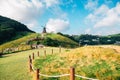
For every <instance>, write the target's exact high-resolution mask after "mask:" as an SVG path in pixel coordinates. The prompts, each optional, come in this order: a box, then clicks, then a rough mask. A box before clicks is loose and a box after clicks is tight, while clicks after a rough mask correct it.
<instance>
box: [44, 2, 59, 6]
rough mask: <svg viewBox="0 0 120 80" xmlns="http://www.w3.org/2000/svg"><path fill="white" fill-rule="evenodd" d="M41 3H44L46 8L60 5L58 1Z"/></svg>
mask: <svg viewBox="0 0 120 80" xmlns="http://www.w3.org/2000/svg"><path fill="white" fill-rule="evenodd" d="M43 2H45V4H46V7H51V6H53V5H58V4H59V3H60V2H59V0H43Z"/></svg>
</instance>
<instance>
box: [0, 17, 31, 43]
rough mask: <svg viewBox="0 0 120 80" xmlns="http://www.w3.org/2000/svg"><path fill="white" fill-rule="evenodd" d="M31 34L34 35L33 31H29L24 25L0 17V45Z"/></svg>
mask: <svg viewBox="0 0 120 80" xmlns="http://www.w3.org/2000/svg"><path fill="white" fill-rule="evenodd" d="M29 33H33V31H31V30H29V29H28V28H27V27H26V26H25V25H24V24H22V23H20V22H18V21H15V20H12V19H9V18H6V17H3V16H0V44H3V43H5V42H7V41H11V40H15V39H18V38H20V37H23V36H25V35H28V34H29Z"/></svg>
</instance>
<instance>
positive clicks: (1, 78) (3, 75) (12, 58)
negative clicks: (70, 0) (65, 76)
mask: <svg viewBox="0 0 120 80" xmlns="http://www.w3.org/2000/svg"><path fill="white" fill-rule="evenodd" d="M51 49H52V48H46V50H47V54H50V53H51ZM53 49H54V53H58V51H59V50H58V48H53ZM38 51H40V55H43V52H44V49H35V50H29V51H24V52H19V53H15V54H7V55H4V56H3V57H2V58H0V80H32V77H31V75H30V73H29V72H28V65H27V63H28V55H29V54H32V53H33V52H34V53H37V52H38ZM63 51H64V49H62V52H63Z"/></svg>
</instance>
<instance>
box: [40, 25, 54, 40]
mask: <svg viewBox="0 0 120 80" xmlns="http://www.w3.org/2000/svg"><path fill="white" fill-rule="evenodd" d="M41 27H42V28H43V31H42V33H41V37H42V38H44V36H45V34H46V33H47V30H50V31H51V29H49V28H47V27H46V24H45V25H44V26H41ZM52 32H54V31H52Z"/></svg>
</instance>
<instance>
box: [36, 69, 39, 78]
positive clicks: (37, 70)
mask: <svg viewBox="0 0 120 80" xmlns="http://www.w3.org/2000/svg"><path fill="white" fill-rule="evenodd" d="M36 80H39V69H36Z"/></svg>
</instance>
